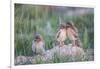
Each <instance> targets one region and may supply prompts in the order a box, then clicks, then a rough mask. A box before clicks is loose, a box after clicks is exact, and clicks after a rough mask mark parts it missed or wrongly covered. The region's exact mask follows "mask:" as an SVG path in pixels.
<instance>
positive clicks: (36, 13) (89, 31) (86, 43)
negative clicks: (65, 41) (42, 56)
mask: <svg viewBox="0 0 100 69" xmlns="http://www.w3.org/2000/svg"><path fill="white" fill-rule="evenodd" d="M14 7H15V9H14V21H15V22H14V35H15V36H14V44H15V45H14V46H15V56H19V55H24V56H32V49H31V46H32V41H33V39H34V32H35V31H36V32H38V33H39V34H41V35H42V36H43V38H44V40H45V43H46V47H45V48H46V49H51V48H52V47H53V44H54V40H55V39H54V38H55V34H56V32H57V29H58V26H59V17H60V18H61V19H62V20H63V21H69V20H72V21H73V22H74V23H75V26H76V27H77V28H78V31H79V37H80V39H81V42H82V44H83V48H84V49H94V9H93V8H84V7H66V6H47V5H29V4H15V5H14ZM35 28H36V30H35Z"/></svg>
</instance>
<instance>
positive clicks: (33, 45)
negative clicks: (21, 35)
mask: <svg viewBox="0 0 100 69" xmlns="http://www.w3.org/2000/svg"><path fill="white" fill-rule="evenodd" d="M32 51H33V52H35V42H34V40H33V41H32Z"/></svg>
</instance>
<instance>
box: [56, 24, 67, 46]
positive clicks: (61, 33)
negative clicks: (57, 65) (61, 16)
mask: <svg viewBox="0 0 100 69" xmlns="http://www.w3.org/2000/svg"><path fill="white" fill-rule="evenodd" d="M66 37H67V31H66V25H65V24H61V25H60V28H59V30H58V32H57V34H56V41H57V42H58V43H59V46H63V45H64V41H65V40H66Z"/></svg>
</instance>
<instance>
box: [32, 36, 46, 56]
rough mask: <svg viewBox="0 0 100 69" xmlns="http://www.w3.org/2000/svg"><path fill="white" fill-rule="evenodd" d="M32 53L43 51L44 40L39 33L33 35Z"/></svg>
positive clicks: (41, 52)
mask: <svg viewBox="0 0 100 69" xmlns="http://www.w3.org/2000/svg"><path fill="white" fill-rule="evenodd" d="M32 51H33V55H43V54H44V53H45V42H44V40H43V38H42V36H41V35H40V34H37V35H36V36H35V39H34V40H33V42H32Z"/></svg>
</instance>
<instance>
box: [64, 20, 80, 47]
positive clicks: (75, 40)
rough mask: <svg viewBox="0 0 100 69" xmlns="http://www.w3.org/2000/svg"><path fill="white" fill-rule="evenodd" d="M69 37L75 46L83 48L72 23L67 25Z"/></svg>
mask: <svg viewBox="0 0 100 69" xmlns="http://www.w3.org/2000/svg"><path fill="white" fill-rule="evenodd" d="M66 31H67V37H68V38H69V40H71V42H72V45H73V46H81V42H80V39H79V35H78V30H77V28H76V27H75V25H74V24H73V22H72V21H70V22H67V23H66Z"/></svg>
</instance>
